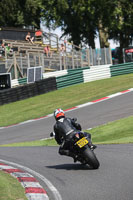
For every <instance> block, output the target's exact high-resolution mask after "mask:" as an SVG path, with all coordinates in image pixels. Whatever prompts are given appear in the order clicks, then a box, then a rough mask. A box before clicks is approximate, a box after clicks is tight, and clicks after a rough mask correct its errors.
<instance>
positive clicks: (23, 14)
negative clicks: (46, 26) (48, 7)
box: [0, 0, 42, 27]
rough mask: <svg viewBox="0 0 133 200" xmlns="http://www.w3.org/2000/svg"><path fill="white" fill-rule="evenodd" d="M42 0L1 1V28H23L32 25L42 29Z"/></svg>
mask: <svg viewBox="0 0 133 200" xmlns="http://www.w3.org/2000/svg"><path fill="white" fill-rule="evenodd" d="M41 2H42V1H41V0H12V1H11V0H1V1H0V26H4V27H22V26H23V25H25V26H28V25H32V26H35V27H40V18H41V8H42V6H41V5H42V4H41Z"/></svg>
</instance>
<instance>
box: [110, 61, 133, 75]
mask: <svg viewBox="0 0 133 200" xmlns="http://www.w3.org/2000/svg"><path fill="white" fill-rule="evenodd" d="M110 73H111V77H113V76H119V75H123V74H130V73H133V62H131V63H123V64H118V65H112V66H110Z"/></svg>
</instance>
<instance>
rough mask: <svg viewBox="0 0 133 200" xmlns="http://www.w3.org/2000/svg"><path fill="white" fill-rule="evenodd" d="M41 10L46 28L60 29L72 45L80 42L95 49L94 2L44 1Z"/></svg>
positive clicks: (81, 0)
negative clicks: (43, 7)
mask: <svg viewBox="0 0 133 200" xmlns="http://www.w3.org/2000/svg"><path fill="white" fill-rule="evenodd" d="M44 4H45V5H46V4H47V7H45V8H47V11H46V10H45V9H43V16H44V19H45V20H46V21H47V26H48V27H51V26H52V27H61V28H62V30H63V32H64V35H69V37H70V40H72V41H73V42H74V44H76V45H79V44H81V42H85V43H86V44H89V46H91V47H93V48H95V42H94V39H95V37H96V32H97V21H98V18H97V16H96V13H95V1H94V0H88V1H86V0H75V1H72V0H51V1H48V0H44V1H43V5H44Z"/></svg>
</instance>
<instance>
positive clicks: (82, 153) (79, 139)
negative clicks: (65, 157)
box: [51, 131, 100, 169]
mask: <svg viewBox="0 0 133 200" xmlns="http://www.w3.org/2000/svg"><path fill="white" fill-rule="evenodd" d="M51 136H52V135H51ZM53 136H54V135H53ZM70 151H71V152H73V154H74V155H75V157H76V160H77V161H79V162H81V164H84V165H85V164H88V165H89V166H90V167H92V168H93V169H98V168H99V166H100V163H99V161H98V159H97V157H96V155H95V153H94V150H93V149H92V148H91V146H90V145H89V138H88V137H87V136H85V134H84V133H83V132H81V131H79V132H77V133H75V134H74V135H73V136H72V138H71V141H70Z"/></svg>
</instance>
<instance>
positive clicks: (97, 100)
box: [92, 97, 109, 102]
mask: <svg viewBox="0 0 133 200" xmlns="http://www.w3.org/2000/svg"><path fill="white" fill-rule="evenodd" d="M108 98H109V97H103V98H101V99H97V100H94V101H92V102H98V101H102V100H104V99H108Z"/></svg>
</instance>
